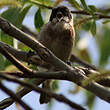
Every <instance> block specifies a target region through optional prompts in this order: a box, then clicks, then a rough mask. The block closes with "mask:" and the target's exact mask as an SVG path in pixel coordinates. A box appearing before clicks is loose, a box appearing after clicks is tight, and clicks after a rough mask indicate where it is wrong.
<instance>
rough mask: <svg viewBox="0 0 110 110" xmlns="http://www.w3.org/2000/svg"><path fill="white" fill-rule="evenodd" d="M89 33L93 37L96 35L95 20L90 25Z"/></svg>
mask: <svg viewBox="0 0 110 110" xmlns="http://www.w3.org/2000/svg"><path fill="white" fill-rule="evenodd" d="M91 33H92V35H93V36H95V35H96V21H95V20H94V21H93V22H92V24H91Z"/></svg>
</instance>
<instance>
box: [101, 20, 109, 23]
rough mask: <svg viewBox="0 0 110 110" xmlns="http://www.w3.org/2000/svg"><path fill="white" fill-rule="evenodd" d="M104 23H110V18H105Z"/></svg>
mask: <svg viewBox="0 0 110 110" xmlns="http://www.w3.org/2000/svg"><path fill="white" fill-rule="evenodd" d="M102 23H103V24H106V23H110V20H105V21H103V22H102Z"/></svg>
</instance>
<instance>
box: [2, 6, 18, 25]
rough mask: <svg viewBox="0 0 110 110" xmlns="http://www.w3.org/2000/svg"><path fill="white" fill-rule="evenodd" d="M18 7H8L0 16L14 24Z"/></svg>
mask: <svg viewBox="0 0 110 110" xmlns="http://www.w3.org/2000/svg"><path fill="white" fill-rule="evenodd" d="M19 11H20V8H11V7H10V8H8V9H7V10H6V11H4V12H3V13H2V14H1V16H2V17H3V18H5V19H7V20H8V21H10V22H11V23H12V24H14V25H16V20H17V18H18V15H19Z"/></svg>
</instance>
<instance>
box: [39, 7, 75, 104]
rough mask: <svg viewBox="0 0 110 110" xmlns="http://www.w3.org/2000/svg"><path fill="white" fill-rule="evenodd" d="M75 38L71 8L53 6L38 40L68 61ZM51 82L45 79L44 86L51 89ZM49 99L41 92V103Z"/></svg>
mask: <svg viewBox="0 0 110 110" xmlns="http://www.w3.org/2000/svg"><path fill="white" fill-rule="evenodd" d="M74 39H75V32H74V28H73V19H72V14H71V12H70V11H69V9H68V8H67V7H65V6H59V7H56V8H53V10H52V13H51V16H50V21H49V22H48V23H47V24H45V25H44V26H43V27H42V29H41V31H40V34H39V38H38V40H39V41H40V42H41V43H42V44H43V45H44V46H46V47H47V48H48V49H50V50H51V51H52V52H53V53H54V54H55V55H56V56H57V57H58V58H60V59H61V60H63V61H64V62H67V61H68V60H69V58H70V55H71V52H72V47H73V44H74ZM51 68H52V67H50V70H51ZM50 82H51V81H50V80H47V81H45V82H44V83H43V88H45V89H48V90H49V89H50V86H51V84H50ZM49 101H50V98H49V97H48V96H46V94H41V96H40V103H41V104H42V103H48V102H49Z"/></svg>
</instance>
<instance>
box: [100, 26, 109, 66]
mask: <svg viewBox="0 0 110 110" xmlns="http://www.w3.org/2000/svg"><path fill="white" fill-rule="evenodd" d="M102 31H103V33H101V34H100V38H99V40H98V44H99V51H100V58H99V65H100V66H101V67H103V68H104V66H106V64H107V63H108V59H109V56H110V28H108V27H103V28H102Z"/></svg>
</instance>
